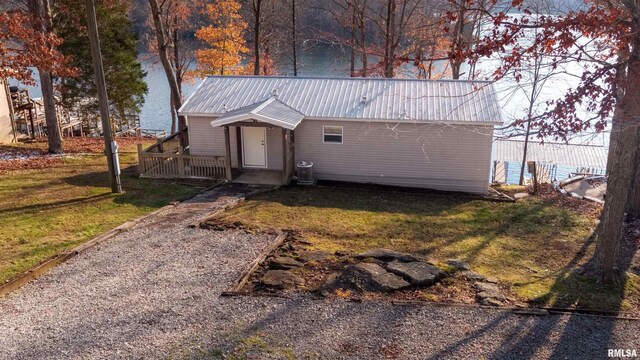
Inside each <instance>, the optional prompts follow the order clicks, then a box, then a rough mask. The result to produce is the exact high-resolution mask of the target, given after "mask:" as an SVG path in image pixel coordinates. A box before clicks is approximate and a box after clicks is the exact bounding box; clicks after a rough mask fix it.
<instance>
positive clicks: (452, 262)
mask: <svg viewBox="0 0 640 360" xmlns="http://www.w3.org/2000/svg"><path fill="white" fill-rule="evenodd" d="M446 263H447V265H449V266H451V267H452V268H455V269H456V270H471V266H469V264H467V263H466V262H464V261H462V260H458V259H449V260H447V261H446Z"/></svg>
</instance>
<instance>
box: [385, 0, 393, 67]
mask: <svg viewBox="0 0 640 360" xmlns="http://www.w3.org/2000/svg"><path fill="white" fill-rule="evenodd" d="M385 20H386V29H385V39H384V77H386V78H392V77H393V75H394V71H393V70H394V69H393V62H394V58H395V51H394V47H395V46H394V43H395V29H396V1H395V0H387V18H386V19H385Z"/></svg>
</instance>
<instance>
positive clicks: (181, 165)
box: [178, 145, 184, 177]
mask: <svg viewBox="0 0 640 360" xmlns="http://www.w3.org/2000/svg"><path fill="white" fill-rule="evenodd" d="M183 155H184V150H182V146H181V145H178V175H180V176H181V177H182V176H184V156H183Z"/></svg>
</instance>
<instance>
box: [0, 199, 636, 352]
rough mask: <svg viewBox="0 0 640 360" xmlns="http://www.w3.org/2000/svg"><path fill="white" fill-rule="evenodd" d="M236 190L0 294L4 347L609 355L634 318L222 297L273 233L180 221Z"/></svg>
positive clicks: (632, 342)
mask: <svg viewBox="0 0 640 360" xmlns="http://www.w3.org/2000/svg"><path fill="white" fill-rule="evenodd" d="M241 196H242V194H241V193H238V192H237V191H233V190H224V188H221V189H217V190H214V191H212V192H209V193H207V194H203V195H201V196H199V197H197V198H195V199H193V200H192V201H189V202H187V203H184V204H180V205H178V206H176V207H175V209H171V210H168V211H165V212H163V213H161V214H158V215H157V216H154V217H152V218H150V219H147V220H146V221H144V222H143V223H141V224H139V225H138V226H136V227H135V228H133V229H132V230H130V231H128V232H126V233H123V234H121V235H118V236H117V237H116V238H113V239H111V240H109V241H107V242H105V243H102V244H101V245H98V246H97V247H95V248H92V249H90V250H88V251H86V252H85V253H83V254H81V255H79V256H77V257H75V258H73V259H71V260H70V261H69V262H67V263H65V264H62V265H61V266H59V267H57V268H55V269H53V270H52V271H50V272H49V273H48V274H46V275H45V276H43V277H42V278H40V279H38V280H36V281H34V282H32V283H30V284H28V285H26V286H25V287H23V288H22V289H20V290H18V291H17V292H15V293H13V294H11V295H10V296H8V297H6V298H4V299H0V314H1V315H0V359H46V358H56V359H60V358H63V359H118V358H122V359H131V358H135V359H141V358H145V359H155V358H202V357H209V358H219V357H221V356H222V355H236V356H238V357H245V356H246V357H247V358H250V359H263V358H275V359H278V358H292V357H297V358H320V359H324V358H332V359H333V358H354V359H371V358H374V359H379V358H397V359H440V358H491V359H494V358H495V359H503V358H513V359H526V358H561V359H564V358H566V359H574V358H581V359H587V358H606V357H607V351H606V350H607V349H609V348H623V349H636V350H637V351H639V352H640V336H639V335H638V334H639V333H640V322H637V321H626V320H614V319H608V318H599V317H590V316H581V315H563V316H545V317H531V316H521V315H514V314H512V313H510V312H506V311H499V310H492V309H479V308H458V307H438V306H394V305H390V304H385V303H379V302H375V303H374V302H364V303H353V302H346V301H338V300H334V301H321V300H313V299H309V298H304V297H297V298H293V299H281V298H271V297H219V294H220V293H221V292H222V291H224V290H226V289H228V288H229V287H230V285H231V283H232V282H233V281H234V280H236V279H237V278H238V277H239V275H240V273H241V272H242V271H243V270H244V269H245V268H246V267H247V265H248V264H249V262H250V261H251V260H252V259H254V258H255V257H256V256H257V255H258V254H259V252H260V251H261V250H262V249H263V248H264V247H265V246H267V244H268V243H269V242H270V241H271V240H272V238H271V237H265V236H257V235H250V234H246V233H244V232H237V231H225V232H215V231H206V230H199V229H191V228H188V227H187V225H188V224H190V223H192V222H193V221H195V220H196V219H198V218H200V217H202V216H204V215H205V214H207V213H208V212H211V211H213V210H214V209H217V208H221V207H224V206H226V205H227V204H228V203H229V202H231V201H234V200H235V198H237V197H241Z"/></svg>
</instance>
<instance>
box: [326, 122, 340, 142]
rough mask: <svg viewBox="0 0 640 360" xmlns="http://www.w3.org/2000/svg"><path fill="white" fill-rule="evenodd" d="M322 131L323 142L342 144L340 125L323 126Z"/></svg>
mask: <svg viewBox="0 0 640 360" xmlns="http://www.w3.org/2000/svg"><path fill="white" fill-rule="evenodd" d="M322 133H323V134H322V135H323V137H324V142H325V143H334V144H342V126H323V127H322Z"/></svg>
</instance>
